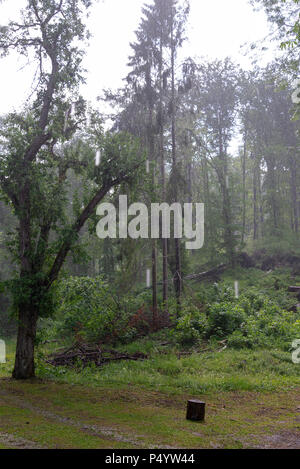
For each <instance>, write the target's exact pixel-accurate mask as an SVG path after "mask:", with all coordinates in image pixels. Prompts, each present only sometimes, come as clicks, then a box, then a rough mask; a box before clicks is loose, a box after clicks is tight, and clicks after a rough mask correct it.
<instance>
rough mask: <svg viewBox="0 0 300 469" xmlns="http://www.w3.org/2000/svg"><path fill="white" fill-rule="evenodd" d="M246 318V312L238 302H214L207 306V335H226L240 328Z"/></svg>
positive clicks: (220, 336)
mask: <svg viewBox="0 0 300 469" xmlns="http://www.w3.org/2000/svg"><path fill="white" fill-rule="evenodd" d="M245 320H246V313H245V311H244V310H243V308H242V307H241V306H240V305H239V304H234V303H230V302H226V303H215V304H213V305H212V306H211V307H210V308H209V314H208V325H209V335H210V336H216V337H219V338H222V337H226V336H227V335H229V334H231V333H232V332H234V331H235V330H238V329H240V327H241V326H242V324H243V323H244V322H245Z"/></svg>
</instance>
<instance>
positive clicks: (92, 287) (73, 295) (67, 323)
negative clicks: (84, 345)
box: [57, 277, 128, 342]
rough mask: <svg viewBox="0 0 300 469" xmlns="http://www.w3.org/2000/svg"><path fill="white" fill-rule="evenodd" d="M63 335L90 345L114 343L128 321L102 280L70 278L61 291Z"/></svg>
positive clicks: (60, 313)
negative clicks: (103, 342)
mask: <svg viewBox="0 0 300 469" xmlns="http://www.w3.org/2000/svg"><path fill="white" fill-rule="evenodd" d="M58 296H59V300H60V306H59V309H58V311H57V317H58V318H59V319H60V320H61V321H62V325H61V332H62V333H63V334H69V335H74V336H75V337H76V338H77V339H79V340H80V339H83V340H87V341H89V342H99V341H111V340H114V339H115V338H118V337H119V335H120V332H121V331H122V330H123V329H125V327H126V325H127V322H128V318H127V317H126V314H124V311H123V310H122V307H121V305H120V304H119V303H118V300H117V299H116V298H115V297H114V296H113V294H112V292H111V290H110V288H109V286H108V285H107V284H106V283H105V282H104V280H103V279H102V278H101V277H96V278H90V277H70V278H68V279H67V280H64V281H63V282H61V284H60V286H59V288H58Z"/></svg>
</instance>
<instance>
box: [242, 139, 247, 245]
mask: <svg viewBox="0 0 300 469" xmlns="http://www.w3.org/2000/svg"><path fill="white" fill-rule="evenodd" d="M246 158H247V131H245V136H244V151H243V156H242V174H243V227H242V245H244V243H245V235H246Z"/></svg>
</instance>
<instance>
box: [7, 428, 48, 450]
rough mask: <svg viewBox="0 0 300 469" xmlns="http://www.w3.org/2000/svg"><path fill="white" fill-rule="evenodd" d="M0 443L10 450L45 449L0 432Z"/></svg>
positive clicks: (23, 439)
mask: <svg viewBox="0 0 300 469" xmlns="http://www.w3.org/2000/svg"><path fill="white" fill-rule="evenodd" d="M0 443H1V444H3V445H4V446H6V447H8V448H11V449H46V448H45V447H43V446H41V445H38V444H37V443H35V442H34V441H28V440H25V438H18V437H16V436H14V435H9V434H8V433H2V432H0Z"/></svg>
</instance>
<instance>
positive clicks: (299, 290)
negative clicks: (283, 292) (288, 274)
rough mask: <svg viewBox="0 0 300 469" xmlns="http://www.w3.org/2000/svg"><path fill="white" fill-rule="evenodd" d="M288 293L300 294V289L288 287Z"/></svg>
mask: <svg viewBox="0 0 300 469" xmlns="http://www.w3.org/2000/svg"><path fill="white" fill-rule="evenodd" d="M289 292H290V293H300V287H295V286H292V287H289Z"/></svg>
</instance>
